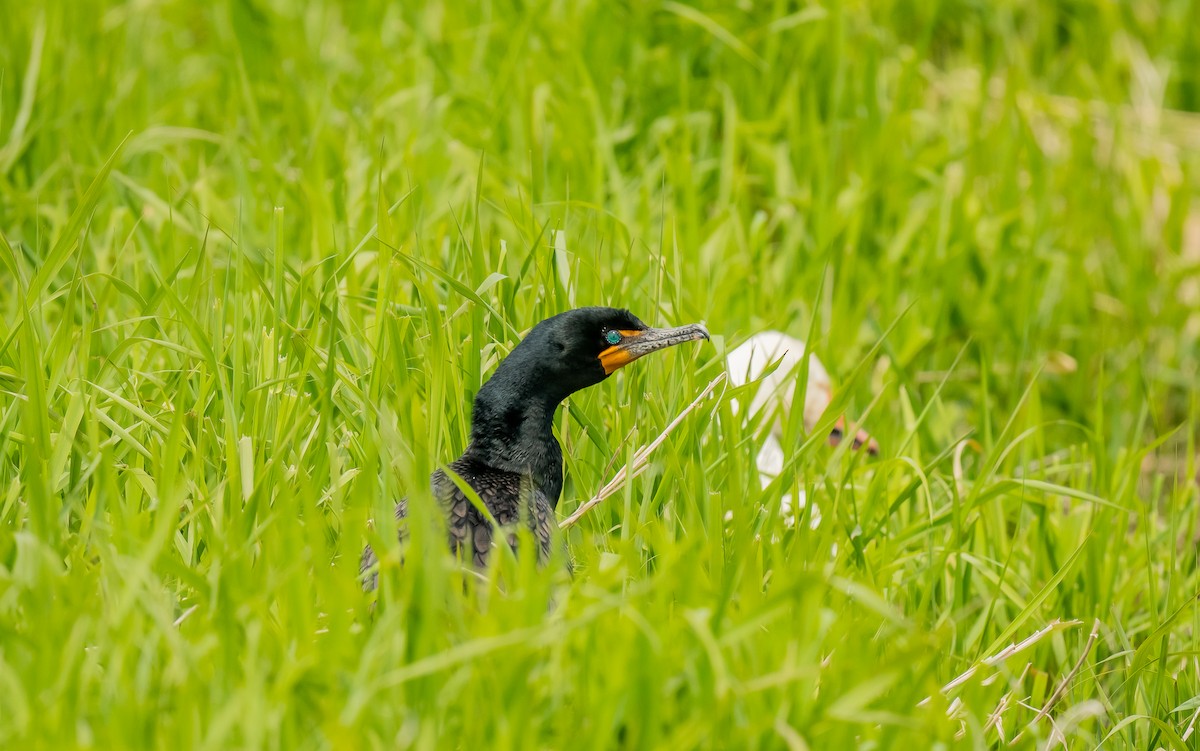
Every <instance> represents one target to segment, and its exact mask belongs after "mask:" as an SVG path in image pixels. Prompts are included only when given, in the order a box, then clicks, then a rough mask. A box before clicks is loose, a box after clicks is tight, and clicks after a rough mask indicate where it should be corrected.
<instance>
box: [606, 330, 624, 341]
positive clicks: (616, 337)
mask: <svg viewBox="0 0 1200 751" xmlns="http://www.w3.org/2000/svg"><path fill="white" fill-rule="evenodd" d="M604 341H606V342H608V343H609V344H620V343H621V332H619V331H609V332H608V333H607V334H605V335H604Z"/></svg>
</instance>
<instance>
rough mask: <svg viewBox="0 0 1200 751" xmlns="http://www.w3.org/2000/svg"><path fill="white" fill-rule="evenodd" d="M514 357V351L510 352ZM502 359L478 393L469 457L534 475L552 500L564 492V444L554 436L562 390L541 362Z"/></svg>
mask: <svg viewBox="0 0 1200 751" xmlns="http://www.w3.org/2000/svg"><path fill="white" fill-rule="evenodd" d="M510 359H511V356H510ZM517 365H518V363H510V362H509V361H508V360H506V361H505V362H502V363H501V364H500V367H499V368H497V369H496V372H495V374H494V375H493V376H492V378H491V379H490V380H489V381H488V382H487V383H485V384H483V388H481V389H480V390H479V393H478V394H477V395H476V397H475V410H474V414H473V415H472V417H471V445H470V446H468V447H467V450H466V452H465V453H464V454H463V456H464V457H465V458H468V459H473V460H474V461H477V462H480V463H482V464H485V465H487V466H489V467H493V468H495V469H499V470H502V471H505V472H513V473H517V474H522V475H529V476H530V477H531V478H532V479H533V482H534V485H535V486H536V487H538V488H539V489H540V490H541V491H542V492H543V493H545V494H546V497H547V499H548V500H549V501H550V503H551V504H557V503H558V496H559V494H560V493H561V492H562V448H561V447H560V446H559V445H558V440H557V439H556V438H555V437H554V411H555V409H556V408H557V407H558V405H559V403H560V402H561V401H562V400H563V399H564V398H566V396H567V394H565V393H563V394H560V393H559V391H560V390H559V389H555V388H553V384H552V383H548V382H547V381H546V379H545V378H542V377H539V375H540V374H539V373H538V372H537V371H538V369H537V368H522V367H517Z"/></svg>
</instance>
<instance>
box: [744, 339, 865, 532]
mask: <svg viewBox="0 0 1200 751" xmlns="http://www.w3.org/2000/svg"><path fill="white" fill-rule="evenodd" d="M804 349H805V346H804V342H802V341H801V340H799V339H797V338H795V337H792V336H788V335H787V334H783V333H781V332H778V331H763V332H761V333H759V334H755V335H754V336H752V337H750V338H749V339H747V340H746V342H745V343H744V344H742V345H741V346H740V347H738V348H737V349H735V350H733V351H732V352H730V353H729V354H728V355H727V356H726V358H725V364H726V366H727V368H728V370H729V381H730V383H732V384H733V385H734V386H744V385H746V384H747V383H751V382H753V381H756V380H758V379H759V378H762V381H761V383H760V384H759V387H758V391H756V392H755V394H754V398H753V399H752V400H751V402H750V416H754V415H757V414H759V413H760V412H762V411H763V410H764V409H765V410H767V411H768V413H770V412H774V413H775V418H774V419H773V420H772V421H771V425H770V428H769V430H768V431H767V434H766V436H765V437H764V439H763V444H762V448H761V449H759V452H758V457H757V459H756V462H755V463H756V465H757V467H758V473H759V481H760V482H761V483H762V486H763V487H764V488H765V487H766V486H767V485H768V484H770V483H771V481H772V480H774V479H775V478H776V477H778V476H779V474H780V473H781V472H782V471H783V465H784V461H785V460H786V457H787V454H786V452H784V450H783V443H782V441H783V420H785V419H787V417H788V414H789V413H790V412H791V411H792V397H793V394H794V393H795V385H796V379H797V378H798V377H799V376H800V365H801V363H802V362H803V359H804ZM776 361H778V362H779V367H777V368H775V370H774V371H772V372H771V373H769V374H768V375H767V376H766V377H763V372H764V371H766V370H768V369H769V367H770V366H771V365H772V364H774V363H775V362H776ZM832 400H833V384H832V383H830V381H829V372H828V371H827V370H825V366H824V365H823V364H822V363H821V361H820V360H819V359H817V356H816V355H815V354H813V353H809V357H808V388H807V389H806V390H805V394H804V429H805V431H808V432H811V431H812V429H813V428H814V427H815V426H816V424H817V421H818V420H820V419H821V415H822V414H824V412H825V410H826V409H827V408H828V407H829V403H830V402H831V401H832ZM733 407H734V410H735V411H736V410H737V407H738V405H737V403H736V401H735V402H734V404H733ZM844 432H845V419H844V418H843V417H838V420H837V422H836V423H835V424H834V428H833V430H832V432H831V433H830V436H829V440H830V442H831V443H833V444H834V445H836V444H838V443H840V442H841V440H842V437H843V435H844ZM862 446H866V448H867V451H869V452H870V453H872V454H875V453H878V451H879V447H878V445H877V444H876V443H875V441H874V439H872V438H871V437H870V436H869V435H867V434H866V433H864V432H862V431H858V432H857V434H856V435H855V437H854V447H855V448H859V447H862ZM805 503H806V499H805V497H804V491H803V490H802V491H800V494H799V497H798V498H796V499H795V503H793V500H792V496H791V495H785V496H783V498H782V499H780V509H779V510H780V515H781V516H782V517H783V522H784V524H785V525H786V526H788V527H791V526H793V525H794V524H795V523H796V517H795V511H794V509H796V508H803V507H804V506H805ZM727 518H729V515H727ZM820 523H821V512H820V510H819V509H818V508H817V507H816V506H815V505H814V506H813V508H812V513H811V526H812V528H813V529H816V528H817V526H818V525H820Z"/></svg>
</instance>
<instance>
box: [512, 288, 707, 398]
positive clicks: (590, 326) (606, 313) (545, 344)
mask: <svg viewBox="0 0 1200 751" xmlns="http://www.w3.org/2000/svg"><path fill="white" fill-rule="evenodd" d="M697 339H708V330H707V329H705V328H704V326H702V325H701V324H698V323H693V324H689V325H687V326H678V327H675V328H653V327H650V326H647V325H646V324H644V323H642V322H641V320H639V319H638V318H637V316H635V315H633V314H632V313H630V312H629V311H628V310H620V309H617V308H601V307H594V308H576V309H575V310H568V311H567V312H565V313H560V314H559V315H556V316H553V317H551V318H547V319H546V320H544V321H542V322H541V323H539V324H538V325H536V326H534V327H533V330H532V331H530V332H529V334H528V335H527V336H526V337H525V339H523V340H522V341H521V343H520V344H518V345H517V347H516V349H514V350H513V351H512V353H511V354H509V356H508V357H507V358H506V359H505V361H504V363H502V364H501V369H504V370H510V369H513V370H515V369H518V368H519V369H520V370H521V371H522V372H523V373H525V374H528V375H531V376H533V377H535V378H537V379H539V380H540V384H541V386H542V387H543V388H544V390H545V391H546V392H548V393H550V394H553V396H554V397H556V398H558V399H561V398H565V397H566V396H567V395H569V394H571V393H574V392H576V391H579V390H580V389H583V388H587V387H588V386H593V385H595V384H597V383H600V382H601V381H603V380H604V379H605V378H607V377H609V376H610V375H612V374H613V373H615V372H616V371H617V370H618V369H619V368H622V367H624V366H626V365H628V364H629V363H631V362H633V361H634V360H636V359H638V358H639V357H643V356H645V355H648V354H650V353H651V352H657V351H658V350H660V349H666V348H667V347H671V346H674V345H676V344H682V343H683V342H690V341H695V340H697ZM496 374H497V375H500V369H498V370H497V373H496ZM513 375H515V373H513Z"/></svg>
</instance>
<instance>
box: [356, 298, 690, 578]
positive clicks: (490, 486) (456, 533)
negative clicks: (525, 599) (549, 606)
mask: <svg viewBox="0 0 1200 751" xmlns="http://www.w3.org/2000/svg"><path fill="white" fill-rule="evenodd" d="M707 338H708V331H707V330H706V329H705V328H704V326H702V325H700V324H691V325H688V326H680V327H678V328H667V329H657V328H651V327H649V326H647V325H646V324H644V323H642V322H641V321H640V320H638V319H637V317H636V316H634V315H633V314H632V313H630V312H629V311H627V310H618V309H615V308H600V307H593V308H577V309H575V310H570V311H567V312H566V313H561V314H559V315H556V316H554V317H552V318H547V319H546V320H544V321H542V322H541V323H539V324H538V325H536V326H534V327H533V330H532V331H530V332H529V334H528V335H527V336H526V337H525V338H524V339H523V340H522V341H521V343H520V344H518V345H517V346H516V347H515V348H514V349H513V351H512V352H511V353H509V355H508V357H506V358H504V360H503V361H502V362H501V363H500V365H499V366H498V367H497V368H496V372H495V373H493V374H492V377H491V378H490V379H488V381H487V383H485V384H483V387H482V388H481V389H480V390H479V393H478V394H477V395H476V396H475V410H474V413H473V415H472V418H471V442H470V444H469V445H468V446H467V449H466V451H464V452H463V455H462V456H460V457H459V458H458V459H456V460H455V461H454V462H452V463H451V464H450V465H449V467H448V469H449V470H450V471H451V472H453V473H454V474H456V475H458V477H459V478H461V480H462V481H463V482H465V483H466V484H467V485H469V486H470V487H471V488H472V489H474V491H475V493H476V494H477V495H478V496H479V499H480V500H481V501H483V504H484V506H485V507H486V508H487V510H488V512H489V513H490V514H491V516H492V518H493V519H495V521H496V523H497V524H498V525H499V526H500V527H501V528H503V529H506V530H507V534H508V540H509V542H510V544H515V542H516V534H515V531H514V527H515V526H516V525H518V524H525V525H528V527H529V528H530V529H531V530H532V532H533V536H534V538H535V539H536V540H537V541H538V557H539V559H540V560H542V561H545V560H546V559H547V557H548V556H549V554H550V544H551V543H550V541H551V532H552V529H553V527H554V507H555V506H556V505H558V497H559V494H560V493H561V492H562V484H563V474H562V449H561V448H560V447H559V445H558V441H557V440H556V439H555V438H554V432H553V429H552V426H553V422H554V410H555V408H556V407H558V405H559V403H560V402H562V400H563V399H565V398H567V397H568V396H570V395H571V394H573V393H575V392H576V391H579V390H581V389H585V388H587V387H588V386H594V385H595V384H597V383H600V382H601V381H603V380H604V379H605V378H608V377H609V376H610V375H612V374H613V373H614V372H616V371H617V369H619V368H621V367H623V366H625V365H628V364H629V363H631V362H633V361H634V360H636V359H638V358H639V357H642V356H643V355H648V354H650V353H651V352H656V351H658V350H660V349H665V348H667V347H671V346H674V345H676V344H681V343H683V342H689V341H694V340H697V339H707ZM431 485H432V489H433V496H434V498H436V499H437V501H438V503H439V505H440V506H441V508H442V511H443V512H444V514H445V516H446V520H447V526H448V530H449V540H450V547H451V548H452V549H453V550H454V551H455V552H456V553H458V554H460V555H462V556H464V557H467V556H470V558H469V559H470V560H471V561H473V563H474V564H475V565H476V566H480V567H482V566H484V565H486V564H487V559H488V553H489V551H490V550H491V547H492V544H493V535H494V530H493V527H492V524H491V522H489V521H488V519H487V517H486V516H485V515H484V514H482V513H480V511H479V509H477V508H476V507H475V505H474V504H473V503H472V502H471V500H470V499H468V498H467V496H466V495H465V494H464V493H463V492H462V491H461V490H460V489H459V487H458V485H457V484H455V482H454V480H452V479H451V478H450V477H449V476H447V473H446V472H445V471H443V470H441V469H439V470H437V471H436V472H434V473H433V476H432V478H431ZM407 513H408V502H407V499H405V500H401V501H400V502H399V503H398V504H396V518H397V519H403V518H404V517H405V516H407ZM401 536H403V532H401ZM376 560H377V559H376V556H375V553H374V551H372V550H371V548H370V546H367V548H366V549H365V550H364V551H363V555H362V561H361V564H360V573H362V574H364V575H365V574H367V573H368V572H370V575H369V576H367V577H366V579H365V582H364V584H365V587H366V588H367V589H374V588H375V585H376V582H377V578H378V574H377V572H375V571H373V570H372V569H373V567H374V566H375V564H376Z"/></svg>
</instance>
